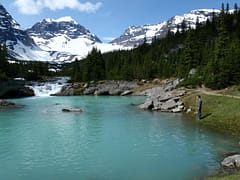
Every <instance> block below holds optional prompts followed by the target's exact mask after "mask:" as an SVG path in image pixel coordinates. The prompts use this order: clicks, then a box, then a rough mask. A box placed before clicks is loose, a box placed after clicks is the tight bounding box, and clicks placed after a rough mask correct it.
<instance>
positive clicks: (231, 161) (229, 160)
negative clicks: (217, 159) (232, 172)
mask: <svg viewBox="0 0 240 180" xmlns="http://www.w3.org/2000/svg"><path fill="white" fill-rule="evenodd" d="M221 165H222V166H223V167H227V168H240V155H239V154H235V155H233V156H228V157H226V158H225V159H224V160H223V161H222V162H221Z"/></svg>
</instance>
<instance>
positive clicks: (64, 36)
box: [27, 16, 122, 61]
mask: <svg viewBox="0 0 240 180" xmlns="http://www.w3.org/2000/svg"><path fill="white" fill-rule="evenodd" d="M27 33H28V34H29V35H30V36H31V37H32V38H33V39H34V41H35V43H36V44H37V45H38V46H39V47H40V48H41V49H43V50H45V51H50V52H52V54H55V55H56V59H58V60H66V57H67V56H69V55H71V56H69V59H68V60H70V61H72V60H74V59H75V58H79V59H81V58H83V57H84V56H86V55H87V54H88V52H89V51H91V50H92V48H93V47H97V48H98V49H100V50H101V51H102V52H107V51H111V50H115V49H121V48H122V47H121V46H118V45H112V44H103V43H102V42H101V40H100V39H99V38H98V37H97V36H96V35H95V34H92V33H91V32H90V31H89V30H88V29H86V28H85V27H84V26H82V25H80V24H78V23H77V22H76V21H75V20H74V19H72V18H71V17H70V16H67V17H61V18H59V19H50V18H47V19H44V20H42V21H41V22H38V23H36V24H35V25H34V26H33V27H31V28H30V29H27ZM59 52H61V53H60V54H59ZM62 52H65V55H64V56H63V54H62Z"/></svg>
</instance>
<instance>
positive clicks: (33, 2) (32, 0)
mask: <svg viewBox="0 0 240 180" xmlns="http://www.w3.org/2000/svg"><path fill="white" fill-rule="evenodd" d="M14 5H15V6H16V7H17V8H18V10H19V12H21V13H22V14H30V15H32V14H39V13H40V12H41V10H42V9H44V8H48V9H50V10H52V11H55V10H63V9H65V8H69V9H75V10H78V11H80V12H88V13H91V12H95V11H97V10H98V9H99V8H100V7H101V6H102V3H101V2H97V3H95V4H93V3H91V2H85V3H81V2H80V1H79V0H15V2H14Z"/></svg>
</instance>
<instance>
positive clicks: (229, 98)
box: [182, 89, 240, 180]
mask: <svg viewBox="0 0 240 180" xmlns="http://www.w3.org/2000/svg"><path fill="white" fill-rule="evenodd" d="M239 94H240V93H239V91H233V90H232V89H230V90H225V91H221V92H218V93H216V92H212V91H210V92H206V91H202V90H192V91H190V92H189V93H188V95H186V96H185V97H184V98H183V99H182V100H183V102H184V104H185V106H186V107H188V108H191V112H190V113H189V114H188V116H190V117H191V118H192V119H196V121H198V122H199V123H201V124H202V125H204V126H206V127H208V128H212V129H214V130H217V131H219V132H222V133H226V134H231V135H233V136H236V137H237V138H240V96H239ZM197 95H201V97H202V101H203V107H202V116H203V117H202V119H201V120H200V121H199V120H198V119H197V118H196V114H195V113H194V112H196V96H197ZM206 179H207V180H239V179H240V173H238V174H236V175H231V176H226V177H209V178H206Z"/></svg>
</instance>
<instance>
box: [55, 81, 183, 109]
mask: <svg viewBox="0 0 240 180" xmlns="http://www.w3.org/2000/svg"><path fill="white" fill-rule="evenodd" d="M179 83H180V80H179V79H171V80H170V79H169V80H159V79H155V80H153V81H151V82H149V81H145V80H141V81H137V80H135V81H114V80H105V81H98V82H95V81H92V82H90V83H72V84H67V85H65V86H63V88H62V90H61V91H60V92H59V93H56V94H54V96H74V95H97V96H102V95H110V96H126V95H133V96H147V98H146V101H145V102H144V103H143V104H141V105H139V106H138V108H139V109H141V110H153V111H162V112H174V113H176V112H181V111H182V110H183V109H184V105H183V103H182V102H181V101H180V99H181V97H182V96H184V95H185V93H186V91H185V90H183V89H176V88H177V85H178V84H179ZM148 86H149V88H145V89H144V90H141V87H148Z"/></svg>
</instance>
